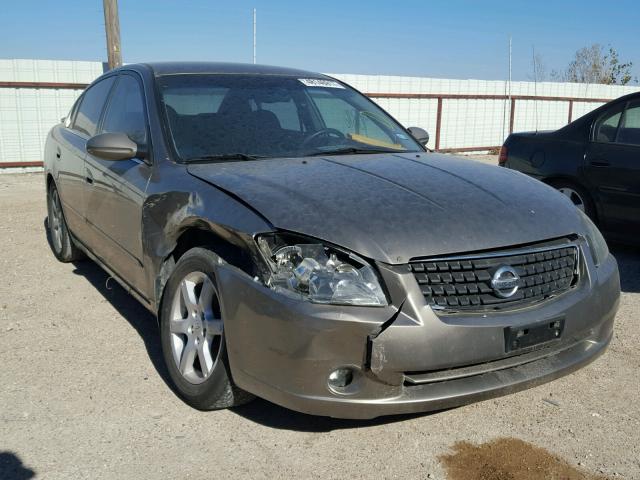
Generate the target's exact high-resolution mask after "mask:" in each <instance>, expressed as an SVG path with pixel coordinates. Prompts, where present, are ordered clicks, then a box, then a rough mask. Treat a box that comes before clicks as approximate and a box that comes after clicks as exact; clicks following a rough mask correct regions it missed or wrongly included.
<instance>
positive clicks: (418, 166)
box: [188, 153, 583, 264]
mask: <svg viewBox="0 0 640 480" xmlns="http://www.w3.org/2000/svg"><path fill="white" fill-rule="evenodd" d="M188 171H189V173H190V174H191V175H193V176H195V177H197V178H199V179H201V180H204V181H206V182H208V183H210V184H212V185H214V186H216V187H218V188H220V189H222V190H224V191H226V192H227V193H228V194H230V195H232V196H234V197H235V198H238V199H239V200H241V201H243V202H244V203H246V204H247V205H248V206H249V207H251V208H252V209H254V210H256V211H257V212H259V213H260V214H261V215H262V216H263V217H265V218H266V219H267V220H268V221H269V222H270V223H271V224H272V225H273V226H274V227H276V228H278V229H284V230H289V231H292V232H297V233H301V234H305V235H309V236H312V237H315V238H318V239H321V240H325V241H327V242H330V243H333V244H335V245H339V246H342V247H345V248H348V249H350V250H352V251H354V252H356V253H358V254H360V255H362V256H365V257H369V258H372V259H375V260H378V261H382V262H385V263H390V264H397V263H405V262H407V261H408V260H409V259H412V258H416V257H425V256H432V255H441V254H454V253H463V252H471V251H479V250H485V249H492V248H498V247H506V246H516V245H521V244H526V243H531V242H535V241H539V240H546V239H552V238H557V237H561V236H565V235H568V234H572V233H579V232H581V231H582V230H583V225H582V221H581V219H580V217H579V216H578V214H577V211H576V209H575V207H574V206H573V205H572V204H571V203H570V202H569V201H568V200H567V199H566V198H565V197H564V196H563V195H561V194H559V193H558V192H556V191H555V190H553V189H552V188H551V187H548V186H546V185H544V184H543V183H541V182H538V181H536V180H533V179H530V178H528V177H526V176H525V175H523V174H520V173H518V172H515V171H512V170H508V169H505V168H500V167H497V166H496V167H494V166H490V165H483V164H481V163H479V162H474V161H471V160H466V159H460V158H456V157H452V156H449V155H440V154H432V153H428V154H425V153H421V154H416V153H411V154H375V155H345V156H327V157H324V158H321V157H312V158H304V159H302V158H288V159H266V160H259V161H249V162H227V163H210V164H197V165H190V166H189V167H188ZM210 208H212V209H215V208H217V206H215V205H211V207H210ZM254 233H255V232H254Z"/></svg>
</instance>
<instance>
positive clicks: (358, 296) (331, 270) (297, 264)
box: [257, 234, 387, 306]
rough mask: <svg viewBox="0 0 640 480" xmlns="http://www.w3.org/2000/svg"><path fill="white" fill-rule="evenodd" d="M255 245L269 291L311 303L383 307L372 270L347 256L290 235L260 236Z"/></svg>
mask: <svg viewBox="0 0 640 480" xmlns="http://www.w3.org/2000/svg"><path fill="white" fill-rule="evenodd" d="M257 242H258V247H259V249H260V251H261V252H262V254H263V255H264V257H265V259H266V260H267V263H268V264H269V270H270V272H269V276H268V278H267V279H266V281H265V283H266V284H267V286H269V287H270V288H272V289H273V290H276V291H278V292H280V293H283V294H285V295H289V296H295V297H296V298H302V299H306V300H309V301H311V302H314V303H326V304H334V305H360V306H383V305H387V298H386V295H385V294H384V291H383V290H382V287H381V285H380V281H379V280H378V276H377V275H376V272H375V270H374V269H373V267H371V265H369V264H368V263H367V262H366V261H364V260H363V259H361V258H359V257H357V256H355V255H353V254H351V253H348V252H345V251H343V250H340V249H337V248H335V247H331V246H327V245H324V244H322V243H318V241H317V240H312V239H308V238H304V237H300V236H294V235H286V236H285V235H279V234H267V235H261V236H259V237H258V238H257Z"/></svg>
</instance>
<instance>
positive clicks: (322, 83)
mask: <svg viewBox="0 0 640 480" xmlns="http://www.w3.org/2000/svg"><path fill="white" fill-rule="evenodd" d="M298 80H300V83H302V84H303V85H306V86H307V87H324V88H344V87H343V86H342V85H340V83H338V82H336V81H335V80H325V79H324V78H299V79H298Z"/></svg>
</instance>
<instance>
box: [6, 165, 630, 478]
mask: <svg viewBox="0 0 640 480" xmlns="http://www.w3.org/2000/svg"><path fill="white" fill-rule="evenodd" d="M0 211H1V212H2V213H1V215H2V217H1V218H2V220H1V221H0V244H1V245H2V248H1V249H0V270H1V271H2V273H3V278H2V281H1V282H0V478H3V479H4V478H30V475H31V474H32V473H35V475H36V476H37V477H38V478H48V479H74V478H91V479H94V478H135V479H141V478H154V479H157V478H171V477H176V478H221V477H232V478H236V477H242V478H292V477H296V478H323V479H324V478H436V479H445V478H465V475H463V476H453V474H452V476H451V477H447V476H446V473H445V470H444V467H443V465H444V463H446V461H445V460H444V459H443V462H444V463H443V462H441V460H439V458H438V457H439V456H441V455H446V454H450V453H452V452H454V450H452V447H453V446H454V444H456V442H459V441H468V442H471V443H474V444H478V443H484V442H489V441H491V440H494V439H501V438H505V439H518V440H524V441H525V442H529V443H531V444H533V445H535V446H537V447H541V448H543V449H546V450H547V451H548V452H551V453H552V454H553V455H557V456H559V457H560V458H561V459H564V460H565V461H566V462H567V463H568V464H569V465H571V466H573V467H576V468H579V469H582V470H584V471H585V472H591V473H595V474H599V473H602V474H605V475H606V476H607V477H610V478H627V479H638V478H640V400H639V394H640V386H639V375H638V372H639V369H640V353H639V351H638V343H639V341H640V336H639V334H638V331H639V328H638V324H639V320H638V318H639V313H640V271H639V268H640V250H634V249H622V248H617V249H615V254H616V256H617V257H618V259H619V262H620V265H621V273H622V285H623V290H624V293H623V295H622V303H621V308H620V312H619V314H618V319H617V325H616V335H615V338H614V340H613V343H612V345H611V347H610V349H609V350H608V352H607V353H606V354H605V355H604V356H603V357H601V358H600V359H599V360H597V361H596V362H595V363H594V364H592V365H590V366H589V367H587V368H585V369H583V370H581V371H579V372H577V373H575V374H573V375H571V376H569V377H565V378H563V379H560V380H557V381H555V382H553V383H551V384H547V385H544V386H541V387H538V388H536V389H533V390H529V391H525V392H521V393H518V394H515V395H511V396H508V397H504V398H500V399H497V400H490V401H486V402H482V403H477V404H474V405H469V406H466V407H463V408H458V409H454V410H449V411H445V412H439V413H435V414H431V415H417V416H408V417H407V416H405V417H392V418H384V419H378V420H375V421H369V422H354V421H342V420H332V419H327V418H318V417H309V416H305V415H302V414H297V413H294V412H291V411H287V410H285V409H283V408H280V407H277V406H275V405H273V404H270V403H268V402H266V401H262V400H257V401H255V402H253V403H252V404H250V405H246V406H244V407H241V408H238V409H236V410H233V411H229V410H227V411H218V412H210V413H201V412H197V411H195V410H192V409H190V408H189V407H187V406H186V405H184V404H183V403H182V402H181V401H180V400H179V399H178V398H176V397H175V395H174V394H173V393H172V392H171V390H170V389H169V388H168V387H167V385H166V384H165V380H166V372H165V370H164V367H163V366H162V363H161V355H160V350H159V341H158V335H157V331H156V325H155V320H154V318H153V317H152V316H151V315H150V314H149V313H147V311H146V310H144V309H143V308H142V307H141V306H139V305H138V304H137V303H136V301H135V300H133V299H132V298H130V297H129V296H127V294H126V293H124V291H123V290H122V289H121V288H119V287H118V286H117V285H116V284H115V282H113V281H109V282H107V275H106V274H104V273H103V272H102V271H101V270H100V269H99V268H98V267H96V266H95V265H94V264H93V263H91V262H82V263H78V264H75V265H73V264H62V263H58V262H57V261H55V259H54V257H53V256H52V255H51V253H50V252H49V248H48V245H47V242H46V239H45V233H44V227H43V224H44V219H45V216H46V211H45V202H44V186H43V181H42V176H41V175H33V174H25V175H1V176H0ZM515 442H516V447H517V448H514V449H513V450H509V448H510V447H509V440H500V441H498V442H494V443H492V444H490V445H489V446H488V447H487V448H486V452H488V455H490V456H491V455H492V456H493V460H491V461H495V462H498V463H499V462H500V461H501V459H503V458H504V459H506V458H507V457H508V458H509V461H510V462H511V463H514V460H513V459H514V458H516V459H517V458H518V457H517V456H515V457H514V455H519V456H520V460H517V461H516V463H518V464H519V465H521V466H522V468H524V469H525V470H527V469H530V468H529V466H528V464H527V462H529V461H532V460H531V458H534V457H536V458H537V457H539V456H540V455H541V454H540V451H539V450H537V449H536V450H535V452H536V454H535V455H532V456H529V455H528V454H527V453H526V447H523V445H526V444H522V442H519V441H517V440H515ZM523 448H524V450H523ZM457 449H458V450H464V448H461V447H460V445H458V446H457ZM466 450H467V456H466V457H464V458H470V459H473V458H476V459H478V458H480V460H470V461H473V462H476V465H475V466H476V467H477V466H478V463H477V462H478V461H479V462H485V461H486V457H482V456H476V457H474V455H476V453H477V452H475V451H471V452H470V453H469V446H467V447H466ZM523 452H524V453H523ZM483 458H485V460H482V459H483ZM489 463H490V462H489ZM483 465H484V464H483ZM487 465H488V464H487ZM483 468H484V467H483ZM514 468H515V467H514ZM463 470H464V469H463ZM476 470H478V471H479V470H482V468H480V469H476ZM474 471H475V470H474ZM487 471H490V472H489V473H490V474H487ZM491 472H492V473H491ZM19 475H22V476H19ZM480 475H484V476H480ZM492 475H493V476H492ZM543 477H544V476H541V477H540V478H543ZM466 478H468V479H470V480H473V479H475V478H483V479H507V478H508V479H512V478H535V477H528V476H527V477H521V476H518V475H512V476H507V475H506V473H505V474H504V475H503V474H502V473H501V471H500V470H499V468H498V467H496V468H494V467H492V466H491V465H489V466H487V468H484V473H482V472H481V473H479V474H477V475H476V474H473V476H471V474H469V475H468V476H466ZM546 478H550V477H549V476H548V475H546ZM553 478H556V477H553ZM557 478H559V477H557ZM563 478H568V477H563ZM570 478H587V477H586V476H585V477H582V476H574V477H570Z"/></svg>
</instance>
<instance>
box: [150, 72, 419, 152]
mask: <svg viewBox="0 0 640 480" xmlns="http://www.w3.org/2000/svg"><path fill="white" fill-rule="evenodd" d="M158 84H159V86H160V90H161V93H162V100H163V102H164V104H165V106H166V114H167V121H168V123H169V128H170V132H171V137H172V140H173V143H174V145H175V147H176V150H177V153H178V155H179V156H180V157H181V158H182V159H184V160H202V157H211V156H220V155H225V154H237V153H242V154H249V155H255V156H263V157H291V156H296V157H297V156H307V155H318V154H322V153H325V152H335V151H341V150H345V149H346V150H348V149H364V150H372V149H375V150H381V151H395V152H399V151H421V147H420V146H419V145H418V144H417V143H416V142H415V141H414V140H412V139H411V138H410V137H409V135H408V134H407V132H406V130H405V129H404V128H403V127H402V126H401V125H399V124H398V123H396V122H395V121H394V120H393V119H391V118H390V117H389V116H388V115H387V114H386V113H385V112H384V111H383V110H382V109H380V108H379V107H378V106H377V105H376V104H374V103H373V102H371V101H370V100H368V99H367V98H365V97H364V96H362V95H361V94H359V93H358V92H356V91H355V90H353V89H351V88H349V87H347V86H345V85H343V84H341V83H340V82H337V81H335V80H332V79H319V78H297V77H293V76H280V75H250V74H224V75H223V74H201V75H200V74H199V75H192V74H191V75H168V76H165V77H160V78H159V79H158Z"/></svg>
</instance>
